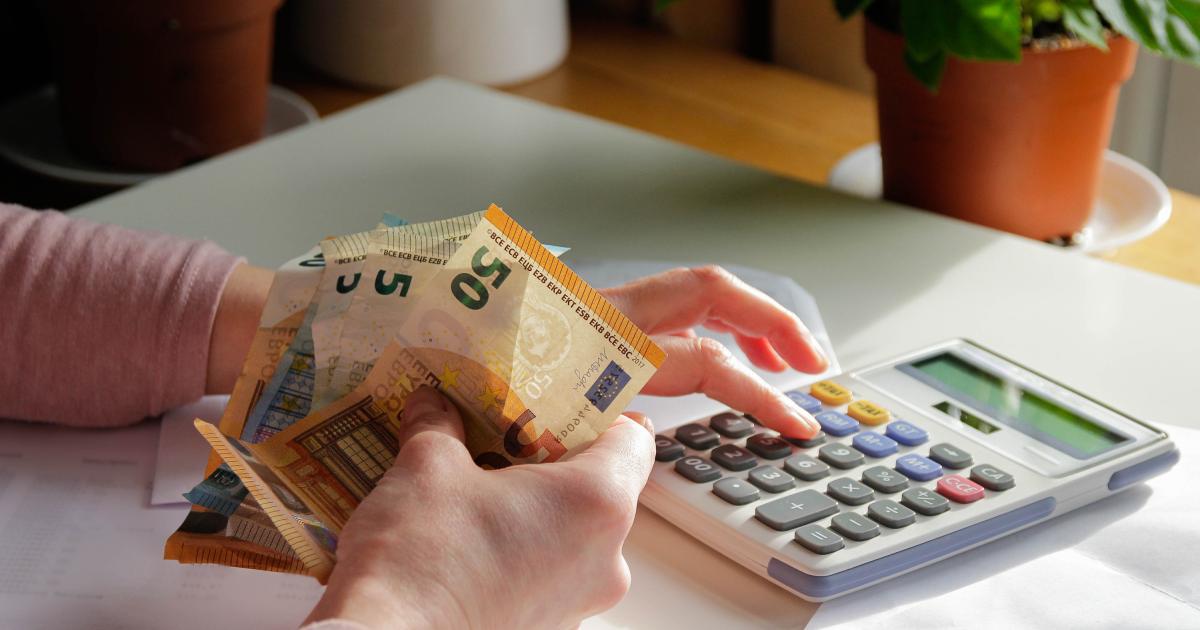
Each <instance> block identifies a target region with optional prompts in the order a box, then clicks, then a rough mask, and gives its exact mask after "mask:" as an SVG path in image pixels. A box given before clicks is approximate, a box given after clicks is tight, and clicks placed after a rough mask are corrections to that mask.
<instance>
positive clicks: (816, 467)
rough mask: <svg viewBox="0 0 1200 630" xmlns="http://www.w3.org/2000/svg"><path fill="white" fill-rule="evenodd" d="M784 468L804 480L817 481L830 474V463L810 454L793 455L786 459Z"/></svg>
mask: <svg viewBox="0 0 1200 630" xmlns="http://www.w3.org/2000/svg"><path fill="white" fill-rule="evenodd" d="M783 469H784V470H786V471H788V472H790V473H792V474H793V475H795V476H796V477H799V478H800V479H803V480H804V481H816V480H818V479H820V478H822V477H828V476H829V464H826V463H825V462H823V461H821V460H819V459H813V458H812V456H810V455H803V454H801V455H792V456H791V457H789V458H787V459H786V460H784V462H783Z"/></svg>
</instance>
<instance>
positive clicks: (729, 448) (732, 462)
mask: <svg viewBox="0 0 1200 630" xmlns="http://www.w3.org/2000/svg"><path fill="white" fill-rule="evenodd" d="M708 455H709V457H711V458H712V460H713V461H714V462H717V463H718V464H720V465H722V466H724V467H725V468H728V469H729V470H750V469H751V468H754V467H755V466H757V465H758V460H757V459H756V458H755V457H754V455H753V454H751V453H750V451H747V450H746V449H744V448H742V447H740V446H738V445H737V444H722V445H721V446H718V447H717V448H714V449H713V450H712V452H711V453H709V454H708Z"/></svg>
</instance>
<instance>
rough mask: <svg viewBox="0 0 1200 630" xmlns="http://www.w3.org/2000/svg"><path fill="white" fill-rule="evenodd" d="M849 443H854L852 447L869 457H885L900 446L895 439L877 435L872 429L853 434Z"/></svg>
mask: <svg viewBox="0 0 1200 630" xmlns="http://www.w3.org/2000/svg"><path fill="white" fill-rule="evenodd" d="M850 443H851V444H853V445H854V448H856V449H858V450H860V451H862V452H863V453H865V454H867V455H870V456H871V457H887V456H888V455H891V454H893V453H895V452H896V450H897V449H898V448H899V447H900V445H899V444H897V443H896V440H893V439H892V438H890V437H884V436H882V435H879V434H878V433H876V432H874V431H863V432H862V433H859V434H858V435H856V436H854V439H853V440H851V441H850Z"/></svg>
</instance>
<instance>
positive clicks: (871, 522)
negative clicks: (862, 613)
mask: <svg viewBox="0 0 1200 630" xmlns="http://www.w3.org/2000/svg"><path fill="white" fill-rule="evenodd" d="M786 394H787V396H788V397H790V398H791V399H792V400H794V401H795V402H796V403H797V404H798V405H799V406H800V407H802V408H804V409H806V410H808V411H809V412H810V413H812V414H813V415H814V416H815V417H816V419H817V421H818V422H819V423H820V424H821V428H822V431H821V432H820V433H819V434H818V435H817V436H815V437H814V438H812V439H810V440H796V439H784V438H783V437H781V436H780V435H779V434H778V433H776V432H775V431H771V430H769V429H766V428H764V427H762V426H760V425H759V424H758V422H757V421H756V420H755V419H754V418H753V417H751V416H748V415H744V414H739V413H737V412H735V411H731V410H730V411H724V412H721V413H717V414H715V415H711V416H706V417H703V418H698V419H696V420H695V421H693V422H690V423H688V424H684V425H682V426H679V427H678V428H676V429H674V430H672V431H668V432H666V433H663V434H660V435H658V436H656V440H655V441H656V446H657V453H656V459H657V462H656V463H655V465H654V469H653V471H652V472H651V475H650V481H649V483H648V484H647V486H646V489H645V491H644V492H643V493H642V498H641V501H642V503H643V504H644V505H645V506H646V507H648V508H650V509H651V510H653V511H655V512H657V513H658V514H659V515H661V516H663V517H664V518H666V519H667V520H669V521H670V522H672V523H674V524H675V525H676V526H678V527H680V528H682V529H683V530H684V531H686V532H687V533H689V534H691V535H692V536H694V537H696V538H698V539H699V540H701V541H702V542H704V543H705V544H707V545H709V546H711V547H712V548H714V549H716V550H717V551H719V552H721V553H722V554H724V555H726V556H728V557H730V558H732V559H733V560H735V561H737V562H738V563H739V564H742V565H743V566H745V567H747V568H749V569H750V570H752V571H754V572H756V573H758V574H759V575H762V576H763V577H765V578H767V579H768V580H770V581H772V582H774V583H776V584H777V585H779V586H782V587H783V588H785V589H787V590H789V591H791V592H792V593H794V594H796V595H798V596H799V597H802V598H804V599H806V600H810V601H825V600H828V599H832V598H835V597H838V596H841V595H845V594H847V593H851V592H853V591H856V590H858V589H861V588H865V587H868V586H871V585H873V584H877V583H879V582H882V581H884V580H887V579H889V578H893V577H896V576H898V575H902V574H904V573H906V572H909V571H912V570H914V569H917V568H920V567H922V566H925V565H928V564H931V563H934V562H937V561H938V560H941V559H943V558H946V557H949V556H952V555H954V554H957V553H959V552H962V551H965V550H967V549H970V548H972V547H976V546H978V545H981V544H983V543H986V542H988V541H990V540H993V539H996V538H999V537H1001V536H1004V535H1007V534H1011V533H1013V532H1016V531H1019V530H1021V529H1023V528H1025V527H1029V526H1031V525H1034V524H1036V523H1038V522H1041V521H1044V520H1046V519H1050V518H1053V517H1055V516H1058V515H1060V514H1063V513H1065V512H1068V511H1070V510H1072V509H1075V508H1077V507H1080V506H1082V505H1086V504H1088V503H1091V502H1092V501H1096V500H1099V499H1103V498H1104V497H1106V496H1109V495H1111V494H1113V493H1115V492H1119V491H1121V490H1122V489H1124V488H1127V487H1129V486H1130V485H1132V484H1135V483H1137V482H1140V481H1143V480H1145V479H1147V478H1149V477H1151V476H1154V475H1157V474H1160V473H1162V472H1165V471H1166V470H1167V469H1169V468H1170V467H1171V466H1173V465H1174V464H1175V463H1176V462H1177V461H1178V460H1179V451H1178V449H1176V447H1175V445H1174V444H1172V442H1171V441H1170V439H1169V438H1168V436H1167V434H1166V433H1164V432H1163V431H1161V430H1159V429H1157V428H1155V427H1153V426H1150V425H1149V424H1146V423H1145V422H1141V421H1139V420H1136V419H1134V418H1132V417H1130V416H1128V415H1126V414H1123V413H1121V412H1119V411H1117V410H1115V409H1113V408H1111V407H1109V406H1107V405H1105V404H1103V403H1101V402H1099V401H1097V400H1095V399H1093V398H1090V397H1088V396H1085V395H1083V394H1081V393H1079V392H1077V391H1074V390H1072V389H1070V388H1068V387H1066V386H1064V385H1062V384H1060V383H1058V382H1055V381H1053V380H1051V379H1049V378H1047V377H1045V376H1043V375H1041V374H1038V373H1037V372H1034V371H1033V370H1030V369H1029V368H1026V367H1024V366H1022V365H1020V364H1019V363H1017V362H1015V361H1013V360H1010V359H1007V358H1005V357H1002V356H1000V355H999V354H996V353H995V352H992V351H989V350H987V349H985V348H983V347H982V346H980V345H978V344H976V343H973V342H971V341H968V340H965V339H956V340H952V341H948V342H944V343H941V344H937V345H935V346H932V347H929V348H925V349H923V350H920V351H917V352H912V353H909V354H906V355H904V356H901V357H899V358H896V359H893V360H891V361H887V362H884V363H880V364H877V365H873V366H870V367H867V368H863V369H860V370H852V371H850V372H846V373H843V374H841V375H840V376H834V377H831V378H828V379H827V380H822V381H819V382H817V383H814V384H812V385H811V386H807V387H803V388H801V389H798V390H794V391H789V392H786Z"/></svg>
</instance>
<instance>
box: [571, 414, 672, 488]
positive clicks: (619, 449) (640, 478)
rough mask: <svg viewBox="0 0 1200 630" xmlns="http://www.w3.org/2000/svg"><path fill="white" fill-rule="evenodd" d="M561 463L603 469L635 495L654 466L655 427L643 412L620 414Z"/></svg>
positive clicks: (591, 470) (586, 469) (592, 471)
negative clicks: (580, 449) (602, 430)
mask: <svg viewBox="0 0 1200 630" xmlns="http://www.w3.org/2000/svg"><path fill="white" fill-rule="evenodd" d="M564 464H566V465H567V466H573V467H578V468H583V469H585V471H587V472H591V473H593V474H594V473H595V472H596V471H605V472H606V473H608V475H609V476H611V477H612V478H613V479H614V480H615V481H616V482H617V483H618V484H619V485H620V486H622V487H623V488H625V489H628V490H630V491H631V492H632V494H633V496H634V497H636V496H637V495H638V494H640V493H641V491H642V488H643V487H644V486H645V485H646V479H647V478H649V477H650V469H651V467H653V466H654V429H653V428H651V426H650V421H649V420H648V419H647V418H646V417H645V416H643V415H642V414H639V413H636V412H631V413H629V414H627V415H622V416H621V417H620V418H617V420H616V422H613V423H612V426H610V427H608V429H607V430H605V431H604V433H601V434H600V437H598V438H596V441H595V442H592V443H591V445H590V446H588V447H587V448H586V449H584V450H583V451H582V452H580V453H579V454H578V455H575V456H574V457H572V458H571V459H570V460H568V461H566V462H564Z"/></svg>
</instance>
